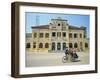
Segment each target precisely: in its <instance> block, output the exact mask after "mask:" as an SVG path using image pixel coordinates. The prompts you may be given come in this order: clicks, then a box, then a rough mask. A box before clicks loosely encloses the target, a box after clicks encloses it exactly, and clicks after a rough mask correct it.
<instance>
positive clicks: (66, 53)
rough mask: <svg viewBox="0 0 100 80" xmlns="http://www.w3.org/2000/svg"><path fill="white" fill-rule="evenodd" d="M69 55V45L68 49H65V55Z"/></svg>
mask: <svg viewBox="0 0 100 80" xmlns="http://www.w3.org/2000/svg"><path fill="white" fill-rule="evenodd" d="M68 55H69V51H68V47H66V49H65V56H66V57H67V58H68Z"/></svg>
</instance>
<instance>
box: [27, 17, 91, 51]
mask: <svg viewBox="0 0 100 80" xmlns="http://www.w3.org/2000/svg"><path fill="white" fill-rule="evenodd" d="M66 47H68V48H69V49H71V48H74V49H76V50H77V51H86V50H88V49H89V39H87V34H86V27H76V26H73V25H70V24H68V21H67V20H64V19H61V18H57V19H51V21H50V23H49V24H48V25H39V26H32V33H26V50H27V51H30V52H52V51H54V52H57V51H59V52H60V51H64V50H65V48H66Z"/></svg>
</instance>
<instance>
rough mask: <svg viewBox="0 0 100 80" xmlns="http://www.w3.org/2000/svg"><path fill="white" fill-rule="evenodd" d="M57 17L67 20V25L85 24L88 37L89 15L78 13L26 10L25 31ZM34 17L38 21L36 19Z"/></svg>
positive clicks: (29, 31) (78, 25)
mask: <svg viewBox="0 0 100 80" xmlns="http://www.w3.org/2000/svg"><path fill="white" fill-rule="evenodd" d="M57 17H61V18H62V19H64V20H68V24H69V25H73V26H77V27H81V26H85V27H86V28H87V36H88V37H89V33H90V31H89V30H90V25H89V24H90V16H89V15H79V14H59V13H34V12H26V13H25V25H26V33H31V32H32V29H31V27H32V26H36V25H48V24H49V23H50V21H51V19H55V18H57ZM36 19H37V20H38V21H36Z"/></svg>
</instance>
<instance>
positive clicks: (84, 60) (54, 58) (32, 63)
mask: <svg viewBox="0 0 100 80" xmlns="http://www.w3.org/2000/svg"><path fill="white" fill-rule="evenodd" d="M77 54H78V55H79V60H80V61H79V62H71V61H70V60H68V61H67V62H66V63H63V62H62V57H63V56H64V53H38V54H37V53H27V54H26V67H37V66H38V67H39V66H60V65H79V64H81V65H83V64H89V53H88V52H77Z"/></svg>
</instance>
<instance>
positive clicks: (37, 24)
mask: <svg viewBox="0 0 100 80" xmlns="http://www.w3.org/2000/svg"><path fill="white" fill-rule="evenodd" d="M36 26H39V16H38V15H36ZM39 33H40V30H39V31H38V33H37V39H38V40H37V41H38V42H37V52H38V53H39Z"/></svg>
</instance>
